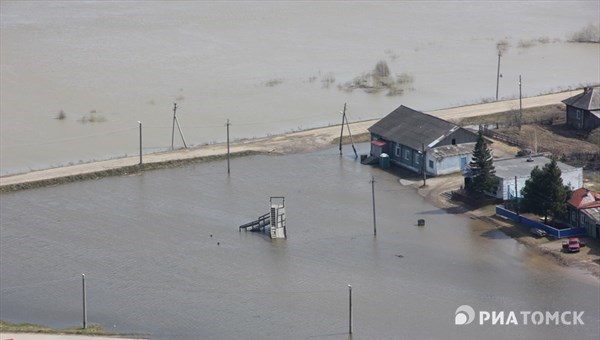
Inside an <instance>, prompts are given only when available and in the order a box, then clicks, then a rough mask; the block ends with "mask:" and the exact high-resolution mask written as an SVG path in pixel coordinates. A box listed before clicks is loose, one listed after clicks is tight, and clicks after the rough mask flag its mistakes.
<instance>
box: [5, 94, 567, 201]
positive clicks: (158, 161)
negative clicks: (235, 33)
mask: <svg viewBox="0 0 600 340" xmlns="http://www.w3.org/2000/svg"><path fill="white" fill-rule="evenodd" d="M576 92H579V90H576V91H565V92H559V93H553V94H547V95H540V96H534V97H528V98H523V100H522V105H523V108H524V109H526V108H531V107H539V106H545V105H552V104H558V103H561V101H562V100H564V99H566V98H569V97H571V96H573V95H574V94H575V93H576ZM518 107H519V99H511V100H504V101H498V102H492V103H483V104H471V105H466V106H458V107H453V108H447V109H441V110H435V111H430V112H427V113H428V114H430V115H432V116H435V117H438V118H441V119H446V120H448V119H462V118H468V117H476V116H484V115H490V114H494V113H500V112H507V111H511V110H515V109H518ZM378 120H379V119H370V120H365V121H360V122H354V123H351V124H350V127H351V129H352V134H353V136H355V137H358V136H359V135H362V134H366V133H368V131H367V129H368V128H369V127H370V126H372V125H373V124H374V123H375V122H377V121H378ZM339 133H340V125H333V126H328V127H320V128H314V129H309V130H303V131H299V132H292V133H286V134H280V135H274V136H269V137H262V138H253V139H243V140H239V141H236V142H233V143H231V144H230V155H231V156H232V157H239V156H246V155H255V154H290V153H299V152H310V151H318V150H321V149H324V148H327V147H331V146H333V145H334V141H335V140H336V138H339ZM226 157H227V144H226V143H217V144H208V145H203V146H199V147H195V148H190V149H176V150H170V151H164V152H159V153H152V154H146V155H143V164H141V165H140V164H139V156H130V157H123V158H115V159H109V160H103V161H95V162H89V163H82V164H76V165H69V166H62V167H56V168H50V169H44V170H37V171H31V172H26V173H21V174H10V175H5V176H1V177H0V194H3V193H8V192H14V191H19V190H24V189H33V188H40V187H45V186H53V185H59V184H63V183H70V182H74V181H80V180H87V179H98V178H102V177H108V176H118V175H125V174H131V173H137V172H140V171H145V170H153V169H157V168H167V167H173V166H178V165H184V164H188V163H193V162H206V161H214V160H222V159H226Z"/></svg>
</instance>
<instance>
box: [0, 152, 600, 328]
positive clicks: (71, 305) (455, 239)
mask: <svg viewBox="0 0 600 340" xmlns="http://www.w3.org/2000/svg"><path fill="white" fill-rule="evenodd" d="M360 147H361V148H366V147H367V145H362V146H360ZM226 168H227V167H226V163H224V162H214V163H209V164H197V165H191V166H187V167H183V168H178V169H168V170H157V171H152V172H147V173H144V174H142V175H140V176H130V177H118V178H106V179H102V180H98V181H87V182H81V183H73V184H68V185H63V186H58V187H54V188H46V189H39V190H30V191H23V192H18V193H13V194H5V195H3V196H2V205H1V213H2V220H1V222H2V223H1V226H0V227H1V229H0V231H1V236H2V237H1V239H0V258H1V259H2V262H1V264H2V265H1V267H0V289H1V291H0V292H1V296H0V299H1V300H0V303H1V305H2V309H1V310H0V313H1V315H0V319H3V320H8V321H19V322H23V321H27V322H34V323H41V324H48V325H51V326H56V327H63V326H72V325H76V324H78V323H79V320H80V319H81V307H80V306H81V301H80V296H81V295H80V293H81V292H80V289H81V288H80V287H81V282H80V274H81V273H85V274H86V282H87V285H88V299H89V300H88V320H89V322H90V323H99V324H101V325H103V326H105V327H107V328H112V329H114V330H115V331H119V332H148V333H150V334H152V337H153V338H161V339H163V338H166V339H169V338H177V339H183V338H187V339H198V338H221V339H232V338H272V339H280V338H322V337H327V338H339V339H345V338H347V334H346V332H347V326H348V324H347V321H348V320H347V315H348V313H347V312H348V310H347V308H348V301H347V299H348V291H347V285H348V284H352V286H353V305H354V321H353V329H354V335H355V336H356V337H359V338H370V339H374V338H377V339H386V338H389V339H392V338H399V337H400V338H417V337H420V338H421V337H423V338H450V339H454V338H457V339H458V338H483V337H486V338H506V339H508V338H511V339H513V338H539V337H551V338H555V337H558V336H568V335H570V334H572V333H573V332H574V331H576V332H577V334H578V337H581V338H591V337H592V335H594V336H595V335H597V334H598V331H599V329H598V319H599V315H600V313H599V307H598V306H599V304H598V301H600V297H599V292H598V283H597V281H594V280H590V279H589V278H586V277H585V276H583V275H581V273H579V272H577V271H574V270H570V269H565V268H561V267H559V266H557V265H554V264H553V263H551V262H549V261H548V260H547V259H545V258H541V257H539V256H538V255H536V254H535V253H533V252H531V251H529V250H528V249H527V248H526V247H523V246H521V245H520V244H519V243H517V242H515V241H513V240H512V239H507V238H506V239H495V238H489V237H485V235H481V231H478V230H483V229H482V227H483V226H482V225H480V224H479V223H481V222H479V221H475V220H471V219H469V218H466V217H464V216H462V215H450V214H441V213H439V211H438V210H437V209H435V208H434V207H433V206H431V205H430V204H428V203H427V202H426V201H424V199H423V198H421V197H420V196H419V195H416V194H415V192H414V191H412V190H411V189H408V188H404V187H401V186H400V185H399V184H398V181H397V179H396V178H395V177H393V176H392V175H391V174H388V173H386V172H382V171H380V170H378V169H376V168H372V167H369V166H364V165H360V164H358V162H357V161H355V160H354V159H353V158H352V157H339V156H338V154H337V150H333V149H332V150H326V151H323V152H318V153H309V154H300V155H291V156H279V157H275V156H273V157H268V156H255V157H247V158H241V159H235V160H234V161H233V162H232V172H231V175H230V176H227V174H226V172H227V171H226ZM371 175H374V176H375V178H376V181H377V182H376V190H377V191H376V195H377V237H374V236H373V225H372V210H371V195H370V194H371V192H370V190H371V185H370V183H369V181H370V179H371ZM392 189H398V190H392ZM269 196H285V198H286V208H287V226H288V236H289V238H288V239H287V240H277V241H271V240H269V239H268V238H267V237H265V236H264V235H261V234H255V233H250V232H243V231H242V232H239V231H238V226H239V225H240V224H243V223H245V222H248V221H250V220H252V219H254V218H256V217H257V216H258V215H260V214H263V213H265V212H266V211H268V204H269ZM418 219H425V220H426V222H427V223H426V226H425V227H416V226H415V222H416V221H417V220H418ZM463 304H469V305H471V306H473V307H474V308H476V309H479V310H517V311H518V310H584V311H585V315H584V322H586V325H585V326H579V327H577V329H573V328H570V327H557V326H544V327H540V326H537V327H528V326H520V327H492V326H479V325H473V327H457V326H455V325H454V323H453V320H454V312H455V310H456V308H457V307H458V306H460V305H463ZM113 325H114V327H113Z"/></svg>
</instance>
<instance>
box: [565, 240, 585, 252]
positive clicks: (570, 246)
mask: <svg viewBox="0 0 600 340" xmlns="http://www.w3.org/2000/svg"><path fill="white" fill-rule="evenodd" d="M566 243H567V247H566V250H567V251H568V252H569V253H577V252H578V251H579V250H581V243H580V242H579V238H577V237H572V238H570V239H569V241H568V242H566ZM563 248H564V243H563Z"/></svg>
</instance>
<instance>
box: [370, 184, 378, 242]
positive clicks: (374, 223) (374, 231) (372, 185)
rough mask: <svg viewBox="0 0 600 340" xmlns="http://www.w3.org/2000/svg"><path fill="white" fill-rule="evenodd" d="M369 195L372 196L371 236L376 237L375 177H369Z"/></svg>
mask: <svg viewBox="0 0 600 340" xmlns="http://www.w3.org/2000/svg"><path fill="white" fill-rule="evenodd" d="M371 195H372V196H373V235H375V236H377V219H376V218H375V177H374V176H371Z"/></svg>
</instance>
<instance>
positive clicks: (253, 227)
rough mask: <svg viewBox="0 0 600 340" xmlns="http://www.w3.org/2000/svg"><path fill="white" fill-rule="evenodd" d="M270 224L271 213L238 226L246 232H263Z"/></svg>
mask: <svg viewBox="0 0 600 340" xmlns="http://www.w3.org/2000/svg"><path fill="white" fill-rule="evenodd" d="M270 224H271V213H270V212H268V213H266V214H264V215H262V216H260V217H259V218H258V219H256V220H255V221H252V222H248V223H246V224H242V225H241V226H240V230H242V229H245V230H246V231H263V230H264V229H265V227H266V226H268V225H270Z"/></svg>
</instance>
